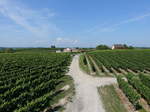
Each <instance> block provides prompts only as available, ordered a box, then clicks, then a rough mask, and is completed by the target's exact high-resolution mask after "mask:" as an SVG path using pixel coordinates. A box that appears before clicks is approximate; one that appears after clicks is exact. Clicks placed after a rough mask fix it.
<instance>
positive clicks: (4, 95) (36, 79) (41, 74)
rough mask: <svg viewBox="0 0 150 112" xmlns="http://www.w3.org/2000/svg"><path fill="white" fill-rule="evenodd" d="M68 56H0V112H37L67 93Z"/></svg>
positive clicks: (12, 54) (69, 81)
mask: <svg viewBox="0 0 150 112" xmlns="http://www.w3.org/2000/svg"><path fill="white" fill-rule="evenodd" d="M70 62H71V56H70V55H69V54H63V53H62V54H56V53H41V54H40V53H31V52H30V53H23V52H21V53H1V54H0V112H41V111H44V110H45V109H47V108H49V107H52V106H53V105H54V104H55V103H57V102H58V101H59V99H60V98H64V97H65V96H66V95H67V94H68V93H69V92H70V91H71V90H70V89H71V87H70V88H69V89H68V90H66V91H65V90H64V91H63V90H61V88H63V87H64V86H65V85H70V86H71V85H72V78H71V77H69V76H67V75H65V74H66V72H67V71H68V66H69V64H70Z"/></svg>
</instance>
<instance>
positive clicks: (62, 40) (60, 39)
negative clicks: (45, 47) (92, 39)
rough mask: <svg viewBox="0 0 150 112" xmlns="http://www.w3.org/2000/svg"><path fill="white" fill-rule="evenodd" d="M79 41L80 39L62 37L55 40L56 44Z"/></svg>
mask: <svg viewBox="0 0 150 112" xmlns="http://www.w3.org/2000/svg"><path fill="white" fill-rule="evenodd" d="M78 42H79V41H78V40H73V39H70V38H62V37H58V38H56V40H55V41H54V43H55V44H68V45H70V44H77V43H78Z"/></svg>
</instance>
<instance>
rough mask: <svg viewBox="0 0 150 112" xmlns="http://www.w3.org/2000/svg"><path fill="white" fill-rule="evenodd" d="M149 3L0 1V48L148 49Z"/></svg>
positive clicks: (146, 0) (145, 0) (143, 0)
mask: <svg viewBox="0 0 150 112" xmlns="http://www.w3.org/2000/svg"><path fill="white" fill-rule="evenodd" d="M149 6H150V1H149V0H0V46H3V47H49V46H50V45H51V44H55V45H56V46H59V47H60V46H61V47H68V46H69V47H76V46H80V47H95V46H96V45H98V44H107V45H109V46H111V45H112V44H120V43H122V44H124V43H125V44H128V45H133V46H145V47H148V46H150V31H149V29H150V7H149Z"/></svg>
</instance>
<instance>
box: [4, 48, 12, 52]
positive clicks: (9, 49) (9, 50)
mask: <svg viewBox="0 0 150 112" xmlns="http://www.w3.org/2000/svg"><path fill="white" fill-rule="evenodd" d="M4 52H5V53H13V52H14V50H13V49H12V48H6V49H4Z"/></svg>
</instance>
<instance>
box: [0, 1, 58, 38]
mask: <svg viewBox="0 0 150 112" xmlns="http://www.w3.org/2000/svg"><path fill="white" fill-rule="evenodd" d="M0 13H1V14H2V15H4V16H5V17H8V18H9V19H11V20H12V21H14V22H15V23H16V24H18V25H20V26H22V27H23V28H24V29H26V30H28V31H30V32H32V33H33V34H35V35H36V36H38V37H43V36H49V35H50V34H53V33H54V34H55V33H59V32H60V30H59V29H58V28H57V27H56V25H54V24H52V23H51V22H50V19H51V17H53V16H55V15H56V14H55V13H54V12H52V11H51V10H49V9H47V8H44V9H41V10H36V11H35V10H33V9H30V8H27V7H25V6H22V4H19V5H18V4H17V3H15V1H14V0H13V2H12V1H11V0H0Z"/></svg>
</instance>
